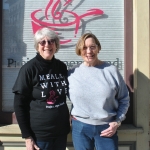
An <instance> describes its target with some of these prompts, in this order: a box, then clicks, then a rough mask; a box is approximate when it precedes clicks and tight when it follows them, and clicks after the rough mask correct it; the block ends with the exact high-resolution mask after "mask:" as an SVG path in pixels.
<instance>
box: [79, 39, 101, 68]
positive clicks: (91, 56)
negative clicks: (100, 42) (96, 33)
mask: <svg viewBox="0 0 150 150" xmlns="http://www.w3.org/2000/svg"><path fill="white" fill-rule="evenodd" d="M98 53H99V48H98V46H97V45H96V43H95V40H94V39H93V38H92V37H89V38H87V39H86V40H85V42H84V46H83V48H82V49H81V57H82V58H83V60H84V64H85V65H87V66H94V65H95V64H96V63H97V61H98V57H97V55H98Z"/></svg>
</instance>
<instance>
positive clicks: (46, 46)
mask: <svg viewBox="0 0 150 150" xmlns="http://www.w3.org/2000/svg"><path fill="white" fill-rule="evenodd" d="M51 40H52V39H49V38H48V37H44V38H43V39H41V40H40V42H39V43H38V52H39V54H40V55H41V56H42V57H43V58H44V59H46V60H51V59H52V58H53V56H54V54H55V53H56V49H57V48H56V43H55V42H50V41H51ZM43 41H45V42H43Z"/></svg>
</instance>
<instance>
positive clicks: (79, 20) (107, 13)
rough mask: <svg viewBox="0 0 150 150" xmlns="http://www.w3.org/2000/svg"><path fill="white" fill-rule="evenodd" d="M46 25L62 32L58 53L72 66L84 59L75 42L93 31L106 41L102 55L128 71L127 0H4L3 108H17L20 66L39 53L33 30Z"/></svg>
mask: <svg viewBox="0 0 150 150" xmlns="http://www.w3.org/2000/svg"><path fill="white" fill-rule="evenodd" d="M43 26H47V27H49V28H51V29H53V30H55V31H56V32H57V33H58V35H59V37H60V41H61V49H60V50H59V52H58V53H57V54H56V55H55V57H56V58H58V59H60V60H62V61H64V62H65V63H66V64H67V66H68V67H70V66H72V65H75V64H78V63H81V62H82V59H81V58H80V57H79V56H77V55H76V54H75V44H76V42H77V40H78V38H79V37H80V36H81V35H82V34H83V33H85V32H92V33H93V34H95V35H96V36H97V37H98V39H99V40H100V43H101V45H102V50H101V51H100V53H99V58H100V59H101V60H104V61H108V62H109V63H111V64H113V65H115V66H117V67H118V69H119V70H120V72H121V74H122V75H124V0H92V1H91V0H67V1H66V0H56V1H52V0H32V1H31V0H3V60H2V68H3V70H2V72H3V79H2V81H3V102H2V106H3V111H13V94H12V90H11V89H12V87H13V84H14V82H15V79H16V77H17V74H18V71H19V69H20V67H21V66H22V65H24V64H25V63H26V62H27V61H29V60H30V59H31V58H33V57H34V56H35V55H36V50H35V49H34V43H33V34H34V33H35V32H36V30H37V29H39V28H41V27H43Z"/></svg>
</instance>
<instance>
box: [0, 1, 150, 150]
mask: <svg viewBox="0 0 150 150" xmlns="http://www.w3.org/2000/svg"><path fill="white" fill-rule="evenodd" d="M149 6H150V4H149V0H133V72H134V90H133V97H134V104H133V109H134V110H133V112H134V116H133V118H134V121H133V124H132V125H130V124H129V125H122V126H121V127H120V128H119V130H118V135H119V150H149V149H150V147H149V141H150V135H149V133H150V126H149V124H150V29H149V18H150V12H149V11H150V10H149ZM127 57H128V56H127ZM0 141H1V142H0V150H20V149H22V150H24V149H25V144H24V139H22V138H21V134H20V130H19V128H18V125H17V124H11V125H1V126H0ZM67 148H68V149H69V150H73V148H72V140H71V134H69V136H68V147H67Z"/></svg>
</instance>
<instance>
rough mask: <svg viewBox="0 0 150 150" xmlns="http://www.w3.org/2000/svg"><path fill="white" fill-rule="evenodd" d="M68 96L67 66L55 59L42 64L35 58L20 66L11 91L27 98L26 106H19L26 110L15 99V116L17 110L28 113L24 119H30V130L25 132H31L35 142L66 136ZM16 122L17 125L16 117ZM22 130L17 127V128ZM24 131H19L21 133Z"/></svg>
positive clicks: (42, 61)
mask: <svg viewBox="0 0 150 150" xmlns="http://www.w3.org/2000/svg"><path fill="white" fill-rule="evenodd" d="M67 92H68V81H67V67H66V65H65V64H64V63H63V62H61V61H60V60H57V59H55V58H53V59H52V60H51V61H48V60H45V59H43V58H42V57H41V56H40V55H39V54H37V55H36V57H35V58H33V59H32V60H30V61H29V62H28V63H27V64H25V65H24V66H22V68H21V69H20V72H19V74H18V77H17V80H16V82H15V85H14V87H13V93H17V94H21V95H24V97H25V98H26V102H25V103H26V104H25V105H22V106H23V107H26V108H22V107H19V105H20V104H19V103H20V102H18V101H17V99H16V102H15V105H14V107H16V109H15V112H16V116H19V111H18V109H22V110H23V109H24V110H27V109H28V110H29V113H28V115H29V117H25V116H24V117H25V119H26V120H28V118H29V120H28V121H27V122H28V124H29V127H28V126H26V128H30V130H31V134H33V135H32V136H34V137H35V138H36V139H38V140H43V141H46V140H48V139H49V138H51V137H57V136H59V135H63V134H68V132H69V130H70V125H69V111H68V107H67V104H66V95H67ZM20 101H21V100H20ZM27 104H29V105H27ZM22 112H23V111H22ZM17 113H18V114H17ZM26 114H27V113H24V114H23V115H26ZM20 118H21V117H20ZM17 120H18V124H19V120H20V119H19V117H18V118H17ZM20 122H22V121H20ZM21 126H22V125H21V123H20V128H21ZM23 130H24V129H21V131H22V132H23ZM24 131H25V130H24Z"/></svg>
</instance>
